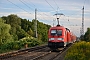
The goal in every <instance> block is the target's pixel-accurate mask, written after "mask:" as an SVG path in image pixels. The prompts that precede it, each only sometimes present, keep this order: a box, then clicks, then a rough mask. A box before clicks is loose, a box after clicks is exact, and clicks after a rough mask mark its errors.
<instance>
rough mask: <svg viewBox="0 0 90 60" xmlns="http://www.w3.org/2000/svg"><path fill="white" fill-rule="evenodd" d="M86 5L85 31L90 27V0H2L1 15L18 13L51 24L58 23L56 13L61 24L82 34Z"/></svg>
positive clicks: (24, 17)
mask: <svg viewBox="0 0 90 60" xmlns="http://www.w3.org/2000/svg"><path fill="white" fill-rule="evenodd" d="M83 6H84V33H85V32H86V30H87V28H88V27H90V23H89V22H90V0H0V17H2V16H8V15H10V14H16V15H18V16H19V17H21V18H23V19H29V20H30V21H32V19H35V9H37V20H39V21H40V22H43V23H45V24H49V25H51V26H53V24H54V26H56V25H57V20H56V16H55V15H54V14H56V13H63V14H64V15H61V16H59V18H60V19H59V22H60V25H62V26H65V27H67V28H69V29H70V30H71V31H72V32H73V33H74V34H75V35H77V36H80V30H81V27H82V8H83Z"/></svg>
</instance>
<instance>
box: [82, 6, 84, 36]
mask: <svg viewBox="0 0 90 60" xmlns="http://www.w3.org/2000/svg"><path fill="white" fill-rule="evenodd" d="M82 35H84V6H83V8H82Z"/></svg>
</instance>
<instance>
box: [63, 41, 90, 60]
mask: <svg viewBox="0 0 90 60" xmlns="http://www.w3.org/2000/svg"><path fill="white" fill-rule="evenodd" d="M89 55H90V42H85V41H82V42H78V43H75V44H74V45H73V46H72V47H71V48H70V49H69V50H68V51H67V54H66V56H65V60H90V58H89Z"/></svg>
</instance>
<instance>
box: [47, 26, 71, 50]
mask: <svg viewBox="0 0 90 60" xmlns="http://www.w3.org/2000/svg"><path fill="white" fill-rule="evenodd" d="M70 36H71V35H70V31H69V30H67V28H64V27H63V26H60V25H57V26H56V27H51V28H50V29H49V32H48V39H49V40H48V47H50V48H51V49H57V48H61V47H64V46H66V45H67V44H69V43H70V41H71V38H70Z"/></svg>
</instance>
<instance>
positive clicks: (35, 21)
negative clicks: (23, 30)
mask: <svg viewBox="0 0 90 60" xmlns="http://www.w3.org/2000/svg"><path fill="white" fill-rule="evenodd" d="M35 38H37V9H35Z"/></svg>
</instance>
